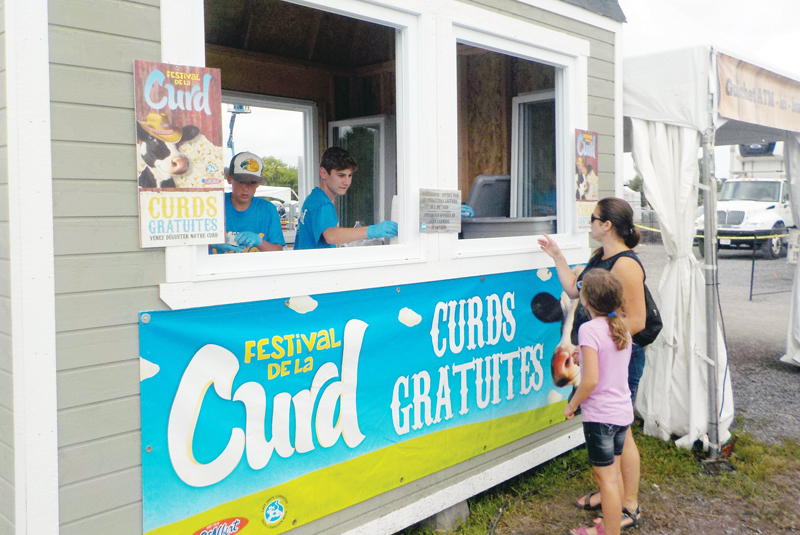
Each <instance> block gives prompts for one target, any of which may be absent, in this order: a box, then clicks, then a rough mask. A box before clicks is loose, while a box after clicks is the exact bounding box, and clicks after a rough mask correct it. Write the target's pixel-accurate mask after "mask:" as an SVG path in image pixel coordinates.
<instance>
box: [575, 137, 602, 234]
mask: <svg viewBox="0 0 800 535" xmlns="http://www.w3.org/2000/svg"><path fill="white" fill-rule="evenodd" d="M597 173H598V170H597V133H595V132H586V131H584V130H575V199H576V200H577V201H578V202H577V205H576V210H577V213H578V230H579V231H585V230H589V227H590V226H591V219H590V218H591V215H592V213H593V212H594V207H595V206H596V205H597V201H598V198H599V197H598V188H599V179H598V176H597Z"/></svg>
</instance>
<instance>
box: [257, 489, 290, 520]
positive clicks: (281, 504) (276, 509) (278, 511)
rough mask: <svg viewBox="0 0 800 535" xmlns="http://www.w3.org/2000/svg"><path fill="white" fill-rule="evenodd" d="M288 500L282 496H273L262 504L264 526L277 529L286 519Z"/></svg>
mask: <svg viewBox="0 0 800 535" xmlns="http://www.w3.org/2000/svg"><path fill="white" fill-rule="evenodd" d="M288 503H289V502H288V500H287V499H286V497H284V496H273V497H272V498H270V499H269V500H267V502H266V503H265V504H264V507H263V516H264V525H265V526H267V527H268V528H277V527H278V526H280V525H281V522H283V519H284V518H285V517H286V506H287V505H288Z"/></svg>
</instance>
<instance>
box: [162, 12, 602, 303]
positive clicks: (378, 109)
mask: <svg viewBox="0 0 800 535" xmlns="http://www.w3.org/2000/svg"><path fill="white" fill-rule="evenodd" d="M184 1H185V0H162V2H163V3H162V13H174V12H176V11H180V12H181V13H183V12H185V11H186V5H184V3H183V2H184ZM198 4H200V0H192V2H191V6H193V7H192V9H197V7H198ZM202 9H203V13H202V16H197V14H196V13H194V15H192V16H189V15H190V14H187V17H188V18H187V20H189V21H202V23H201V24H202V25H203V26H204V32H202V34H203V37H202V39H204V41H205V42H204V44H203V48H204V54H202V55H200V56H198V54H197V49H198V43H199V42H200V35H199V33H198V32H197V31H196V29H195V30H193V31H188V30H187V31H186V32H183V31H179V32H177V33H175V34H172V33H170V34H168V35H166V36H165V39H164V40H163V42H162V50H163V51H164V61H168V62H176V63H183V64H202V63H203V62H204V63H205V66H207V67H215V68H219V69H220V70H221V72H222V89H223V100H224V103H225V105H226V106H227V105H240V106H249V107H250V109H251V110H256V109H259V108H264V109H269V108H275V109H284V110H289V111H292V112H293V113H294V115H295V117H301V116H302V119H301V120H302V122H303V129H304V130H303V134H302V145H303V147H302V149H301V152H302V153H303V156H302V157H301V158H297V162H296V163H295V156H292V157H287V158H288V159H291V161H286V159H283V158H278V159H282V160H283V163H286V164H287V167H293V168H296V172H297V189H296V190H293V191H294V193H296V195H297V203H298V205H302V202H303V200H304V198H305V196H307V195H308V193H309V192H310V191H311V190H313V188H314V187H315V186H316V185H317V184H318V169H319V158H320V156H321V154H322V153H323V152H324V150H325V149H326V148H328V147H329V146H333V145H338V146H342V147H345V148H347V149H348V150H349V151H351V152H353V153H354V154H355V155H356V158H357V159H358V161H359V168H360V172H362V173H363V174H361V175H359V174H356V176H355V182H354V185H353V186H351V188H350V190H349V191H348V192H347V193H346V194H345V195H344V196H343V197H341V198H340V199H339V201H340V202H339V204H338V206H337V207H336V208H337V216H338V219H339V222H340V225H342V226H348V227H353V226H356V225H369V224H374V223H376V222H379V221H380V220H383V219H392V220H395V221H396V222H397V223H398V225H399V237H398V238H399V239H397V240H396V243H394V242H393V244H391V245H384V246H380V247H337V248H335V249H328V250H297V251H282V252H265V253H257V252H253V253H244V254H222V255H209V254H208V252H207V249H206V248H205V247H171V248H168V249H167V251H166V264H167V266H166V267H167V283H166V284H164V285H162V287H161V291H162V293H161V295H162V298H163V299H164V300H165V301H166V302H167V303H168V304H169V305H170V306H173V307H183V306H198V305H205V304H213V303H224V302H232V301H237V300H252V299H267V298H271V297H276V296H285V295H286V292H287V290H286V286H285V285H287V284H290V285H293V286H292V288H293V289H292V291H293V292H295V291H296V292H301V293H314V292H326V291H341V290H347V289H356V288H362V287H364V285H365V284H385V282H386V280H387V279H385V278H384V277H383V275H384V274H388V273H391V277H392V283H397V284H400V283H402V282H420V281H425V280H432V279H433V278H436V277H443V276H447V277H459V276H468V275H471V274H474V272H475V270H485V267H482V266H486V265H488V264H487V262H490V259H489V258H488V257H491V256H495V255H506V257H507V261H504V262H503V263H502V269H501V270H510V269H528V268H529V267H530V260H529V259H530V257H529V254H530V252H532V251H538V246H537V245H536V239H535V236H537V235H540V234H541V233H542V232H557V233H558V234H560V235H561V236H560V244H561V245H562V249H564V250H567V249H570V248H573V249H578V248H581V247H584V243H583V241H581V238H580V236H578V235H577V234H576V233H575V232H574V230H575V225H574V223H573V219H574V215H575V209H574V207H573V204H574V201H573V199H572V198H571V196H570V195H569V191H568V187H569V184H568V182H569V181H571V179H570V180H567V177H566V175H567V174H568V173H566V170H567V169H568V167H569V166H570V162H572V161H573V153H574V149H573V147H572V134H571V133H573V132H574V131H575V129H576V128H582V129H586V128H587V124H586V119H587V90H586V88H587V86H588V78H587V60H588V56H589V43H588V42H587V41H586V40H584V39H581V38H578V37H574V36H571V35H567V34H565V33H563V32H559V31H556V30H551V29H547V28H544V27H541V26H536V25H534V24H532V23H531V22H530V21H525V20H520V19H517V18H514V17H511V16H507V15H503V14H501V13H496V12H492V11H488V10H486V9H483V8H480V7H476V6H472V5H469V4H464V3H460V2H449V3H435V4H434V3H428V2H425V1H423V0H384V1H382V2H380V3H375V2H372V1H371V0H336V2H330V1H328V0H296V1H295V0H293V1H292V2H287V1H282V0H262V1H259V2H255V3H240V2H228V1H225V0H204V1H203V2H202ZM334 10H335V12H333V11H334ZM190 27H191V25H188V26H186V28H190ZM187 39H188V41H187ZM255 116H256V115H255V114H251V115H250V117H248V118H245V117H244V115H241V116H237V118H236V121H235V122H236V123H237V124H239V125H242V124H245V121H249V120H251V119H253V118H255ZM230 118H231V115H226V117H225V119H224V120H225V121H226V122H228V121H230ZM240 120H241V121H240ZM236 128H238V126H236V127H235V128H234V135H233V143H234V149H235V151H237V152H238V151H240V150H250V151H253V152H256V154H258V153H259V151H261V152H263V153H264V154H259V155H260V156H263V157H271V156H275V154H273V152H274V151H273V150H272V147H271V146H268V147H266V148H264V149H259V148H254V147H250V146H245V145H244V144H241V143H240V138H237V133H236ZM263 128H264V129H265V131H267V130H269V131H271V133H275V131H276V130H277V132H278V133H279V134H280V133H281V132H282V127H281V126H280V124H279V122H278V121H277V120H276V121H272V120H267V121H266V123H265V124H264V126H263ZM228 134H229V132H225V136H226V137H225V139H224V141H227V136H228ZM265 137H266V136H265ZM479 186H480V188H486V189H485V190H484V191H489V193H488V194H486V195H480V194H479V193H480V192H479V191H478V190H479ZM423 188H424V189H438V190H445V191H448V190H449V191H453V190H460V191H461V194H462V202H467V203H473V204H475V208H476V216H477V217H475V218H464V219H462V235H461V236H460V238H462V239H458V237H457V235H456V234H454V233H449V234H435V233H428V234H426V233H422V232H420V214H419V210H420V208H419V192H420V190H421V189H423ZM497 188H499V189H501V190H502V193H501V194H500V195H496V194H495V193H492V192H491V191H490V190H492V189H494V191H495V192H496V191H497ZM470 197H476V198H478V199H480V198H483V199H487V198H488V199H489V200H490V201H491V202H494V201H496V200H498V199H499V201H500V204H501V205H502V206H501V207H500V208H499V209H500V210H501V212H500V215H497V212H490V213H489V214H486V213H482V212H481V209H480V208H479V204H478V203H477V202H473V201H472V200H471V199H470ZM572 197H574V195H573V196H572ZM492 209H493V210H497V207H493V208H492ZM482 219H483V220H484V221H485V220H486V219H500V220H502V221H500V224H497V225H495V224H494V223H496V222H493V221H489V224H482V223H481V220H482ZM473 238H489V239H473ZM288 241H289V240H287V242H288ZM584 241H585V240H584ZM472 257H487V258H485V259H484V260H480V259H477V258H476V261H475V262H472V261H471V260H467V261H466V262H461V261H458V259H461V258H465V259H466V258H472ZM442 264H447V265H446V266H443V265H442ZM364 270H368V271H364ZM324 272H328V275H327V276H323V277H319V276H317V275H316V274H318V273H324ZM334 272H335V273H336V276H335V277H333V276H331V274H332V273H334ZM364 274H369V275H370V277H371V278H370V277H367V278H365V277H364ZM326 277H327V279H326ZM367 280H369V281H371V282H366V281H367ZM185 283H188V284H185ZM195 283H197V284H195ZM203 290H208V292H207V293H204V292H203ZM238 292H241V295H242V297H241V298H239V297H237V296H238V295H239V293H238ZM231 295H233V297H231Z"/></svg>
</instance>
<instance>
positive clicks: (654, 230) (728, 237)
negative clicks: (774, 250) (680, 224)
mask: <svg viewBox="0 0 800 535" xmlns="http://www.w3.org/2000/svg"><path fill="white" fill-rule="evenodd" d="M634 225H635V226H636V228H640V229H644V230H649V231H650V232H659V233H660V232H661V229H658V228H650V227H645V226H644V225H637V224H636V223H634ZM787 236H788V234H768V235H766V236H760V235H759V236H756V235H753V236H724V237H720V236H717V239H718V240H752V239H753V238H755V239H757V240H763V239H765V238H769V239H772V238H785V237H787ZM694 237H695V238H704V237H705V236H703V235H702V234H695V235H694Z"/></svg>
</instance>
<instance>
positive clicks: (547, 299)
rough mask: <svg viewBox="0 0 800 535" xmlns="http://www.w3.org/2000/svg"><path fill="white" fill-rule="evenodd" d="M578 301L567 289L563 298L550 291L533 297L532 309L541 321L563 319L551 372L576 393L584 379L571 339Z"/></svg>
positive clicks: (559, 385) (576, 349) (561, 383)
mask: <svg viewBox="0 0 800 535" xmlns="http://www.w3.org/2000/svg"><path fill="white" fill-rule="evenodd" d="M574 271H575V272H576V273H580V272H581V271H583V267H582V266H581V267H578V268H575V269H574ZM578 301H579V300H578V299H570V298H569V296H567V294H566V293H565V292H562V293H561V299H560V300H559V299H557V298H556V297H555V296H553V295H552V294H549V293H547V292H541V293H538V294H536V295H535V296H533V299H532V300H531V312H532V313H533V315H534V316H535V317H536V318H537V319H538V320H539V321H541V322H543V323H555V322H557V321H559V322H561V340H559V342H558V345H557V346H556V348H555V350H554V351H553V358H552V360H551V364H550V373H551V375H552V377H553V383H554V384H555V385H556V386H557V387H559V388H562V387H565V386H572V387H573V393H574V391H575V389H576V388H577V387H578V385H579V384H580V382H581V369H580V366H578V362H577V360H578V348H577V347H576V346H575V345H574V344H573V343H572V341H571V340H570V333H571V332H572V324H573V323H574V321H575V309H576V308H577V306H578Z"/></svg>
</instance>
